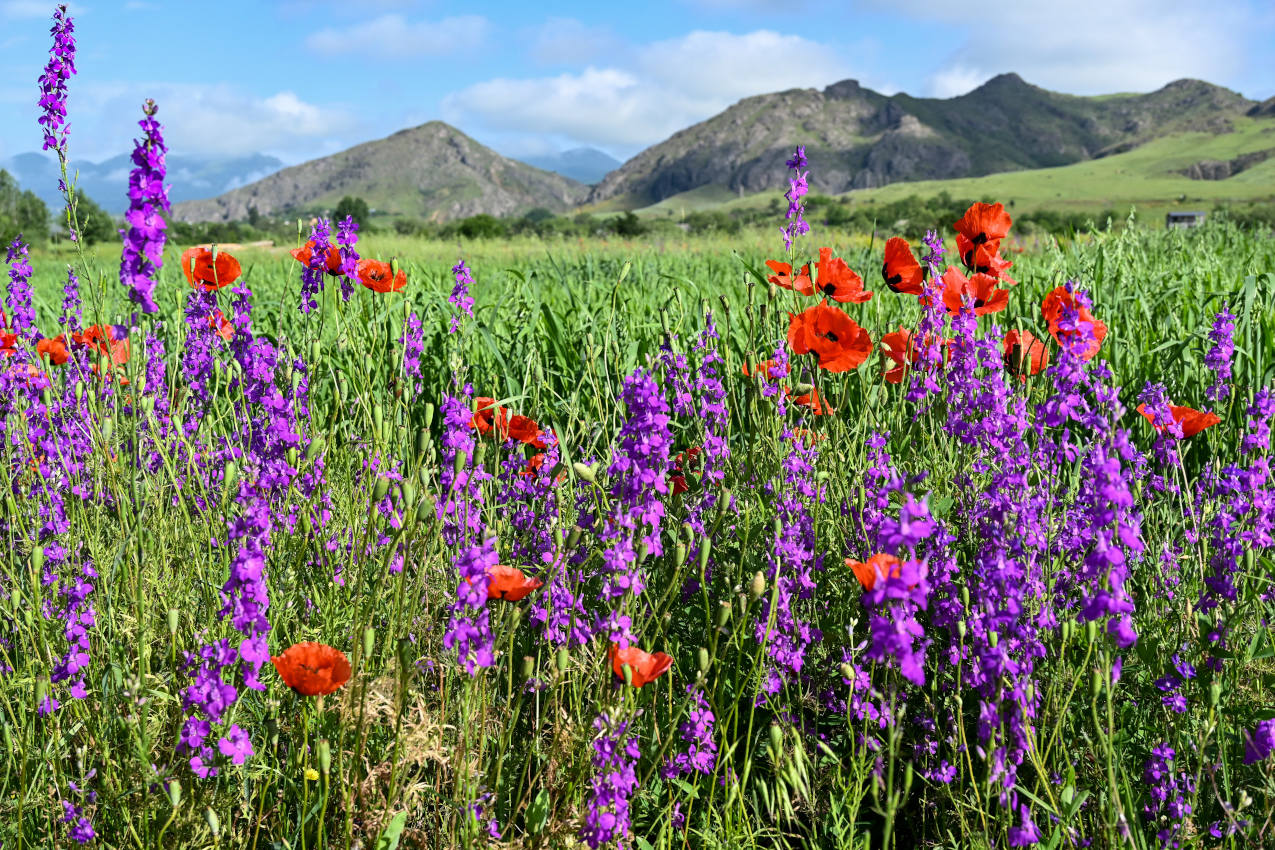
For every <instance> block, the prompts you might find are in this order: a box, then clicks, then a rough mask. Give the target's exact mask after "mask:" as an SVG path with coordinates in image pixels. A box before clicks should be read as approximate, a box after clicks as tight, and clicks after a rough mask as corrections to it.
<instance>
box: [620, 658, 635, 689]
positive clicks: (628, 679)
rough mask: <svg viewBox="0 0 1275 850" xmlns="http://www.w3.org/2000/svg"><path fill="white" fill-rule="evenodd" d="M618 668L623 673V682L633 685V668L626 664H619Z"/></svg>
mask: <svg viewBox="0 0 1275 850" xmlns="http://www.w3.org/2000/svg"><path fill="white" fill-rule="evenodd" d="M620 670H621V671H622V672H623V673H624V684H626V685H628V686H629V687H632V686H633V668H632V667H630V666H629V665H627V664H622V665H620Z"/></svg>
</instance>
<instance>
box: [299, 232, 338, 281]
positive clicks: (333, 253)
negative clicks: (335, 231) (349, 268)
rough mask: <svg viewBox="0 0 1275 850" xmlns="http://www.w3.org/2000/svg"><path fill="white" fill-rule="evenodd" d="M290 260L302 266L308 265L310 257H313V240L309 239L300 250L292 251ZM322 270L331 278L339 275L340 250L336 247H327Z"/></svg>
mask: <svg viewBox="0 0 1275 850" xmlns="http://www.w3.org/2000/svg"><path fill="white" fill-rule="evenodd" d="M291 253H292V258H293V259H294V260H296V261H297V262H299V263H301V265H303V266H307V267H308V266H309V265H310V257H312V256H313V255H314V240H313V239H311V240H310V241H309V242H307V243H305V245H303V246H302V247H300V248H293V249H292V252H291ZM323 265H324V269H325V271H327V273H328V274H330V275H332V276H333V277H339V276H340V275H341V249H340V248H338V247H337V246H336V245H329V246H328V250H327V260H326V262H324V264H323Z"/></svg>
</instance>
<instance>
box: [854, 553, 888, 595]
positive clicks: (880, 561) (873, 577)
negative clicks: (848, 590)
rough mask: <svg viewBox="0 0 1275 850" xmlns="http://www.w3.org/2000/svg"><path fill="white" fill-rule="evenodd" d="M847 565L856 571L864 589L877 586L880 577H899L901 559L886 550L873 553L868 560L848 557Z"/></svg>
mask: <svg viewBox="0 0 1275 850" xmlns="http://www.w3.org/2000/svg"><path fill="white" fill-rule="evenodd" d="M846 566H847V567H849V568H850V569H851V570H852V571H853V572H854V575H855V578H857V579H859V584H861V585H863V589H864V590H871V589H872V588H874V587H876V585H877V582H878V581H879V580H880V579H883V578H887V577H889V578H898V577H899V570H900V565H899V559H898V558H896V557H894V556H893V555H887V554H885V553H884V552H881V553H878V554H876V555H873V556H872V557H871V558H869V559H868V560H867V561H855V560H852V559H850V558H846Z"/></svg>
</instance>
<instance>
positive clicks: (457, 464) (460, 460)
mask: <svg viewBox="0 0 1275 850" xmlns="http://www.w3.org/2000/svg"><path fill="white" fill-rule="evenodd" d="M479 445H481V443H480V444H479ZM464 468H465V454H464V452H456V457H455V459H454V460H453V461H452V476H453V478H455V477H456V476H459V475H460V471H461V470H462V469H464Z"/></svg>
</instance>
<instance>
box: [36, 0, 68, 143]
mask: <svg viewBox="0 0 1275 850" xmlns="http://www.w3.org/2000/svg"><path fill="white" fill-rule="evenodd" d="M49 34H50V35H52V36H53V47H52V48H50V49H49V61H48V63H47V64H46V65H45V66H44V73H43V74H42V75H41V76H40V111H41V113H43V114H42V115H41V116H40V126H41V127H43V128H44V150H46V151H47V150H53V151H57V154H58V159H61V160H65V159H66V137H67V134H68V133H69V132H70V125H68V124H67V123H66V97H67V90H66V81H67V80H68V79H70V78H71V75H72V74H74V73H75V24H74V23H73V22H72V21H71V18H70V17H69V16H68V15H67V13H66V5H65V4H63V5H60V6H58V7H57V10H56V11H54V13H53V28H52V29H50V30H49Z"/></svg>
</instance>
